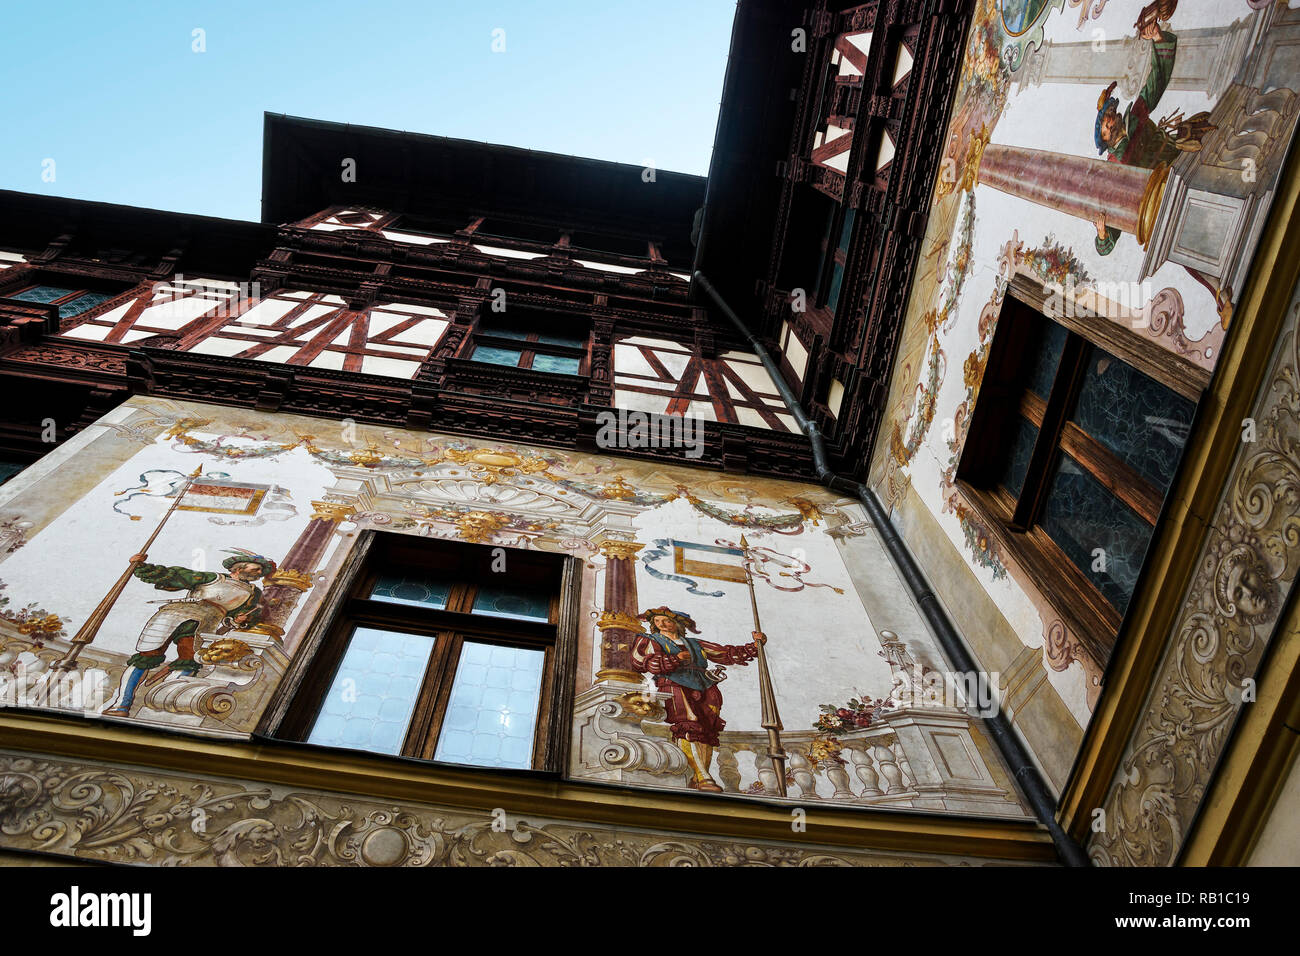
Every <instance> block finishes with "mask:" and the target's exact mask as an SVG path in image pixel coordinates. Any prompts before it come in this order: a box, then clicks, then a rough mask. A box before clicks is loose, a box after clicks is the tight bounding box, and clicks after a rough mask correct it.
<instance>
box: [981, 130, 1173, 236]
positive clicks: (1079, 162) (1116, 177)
mask: <svg viewBox="0 0 1300 956" xmlns="http://www.w3.org/2000/svg"><path fill="white" fill-rule="evenodd" d="M1168 173H1169V167H1167V166H1159V167H1157V168H1156V169H1143V168H1142V167H1140V166H1124V165H1122V164H1120V163H1111V162H1107V161H1106V160H1101V159H1088V158H1086V157H1083V156H1071V155H1069V154H1067V153H1054V152H1051V151H1050V150H1045V149H1027V148H1025V147H1023V146H999V145H996V144H992V143H990V144H989V145H988V146H985V147H984V152H983V155H982V156H981V157H980V162H979V173H978V175H977V178H976V181H977V182H978V183H981V184H983V185H985V186H990V187H992V188H993V189H997V190H999V191H1000V192H1004V193H1007V194H1009V195H1012V196H1019V197H1020V198H1021V199H1028V200H1029V201H1030V202H1032V203H1037V204H1038V205H1040V206H1046V207H1048V208H1049V209H1055V210H1057V211H1058V212H1063V213H1066V214H1067V215H1070V216H1077V217H1078V218H1080V219H1083V220H1085V221H1087V222H1095V221H1096V219H1097V217H1098V215H1099V214H1100V213H1103V212H1104V213H1105V214H1106V224H1107V225H1108V226H1114V227H1115V228H1116V229H1119V230H1120V231H1122V232H1126V233H1128V234H1129V235H1133V236H1136V237H1137V240H1138V242H1142V243H1145V242H1146V240H1147V236H1148V235H1149V234H1150V231H1151V223H1152V222H1153V221H1154V220H1155V214H1156V211H1157V210H1158V209H1159V207H1160V197H1161V194H1162V192H1163V186H1164V181H1165V177H1166V176H1167V175H1168Z"/></svg>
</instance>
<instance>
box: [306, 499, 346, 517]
mask: <svg viewBox="0 0 1300 956" xmlns="http://www.w3.org/2000/svg"><path fill="white" fill-rule="evenodd" d="M352 514H353V508H352V505H350V504H345V503H343V502H341V501H313V502H312V503H311V516H312V518H313V519H319V520H321V521H334V522H339V521H347V520H348V519H349V518H350V517H352Z"/></svg>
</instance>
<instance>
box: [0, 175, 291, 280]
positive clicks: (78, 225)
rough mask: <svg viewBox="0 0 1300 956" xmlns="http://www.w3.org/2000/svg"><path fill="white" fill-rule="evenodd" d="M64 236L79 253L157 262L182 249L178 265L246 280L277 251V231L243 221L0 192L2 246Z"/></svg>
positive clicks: (40, 243)
mask: <svg viewBox="0 0 1300 956" xmlns="http://www.w3.org/2000/svg"><path fill="white" fill-rule="evenodd" d="M63 235H72V236H73V237H74V238H73V248H74V249H77V250H82V251H85V250H93V249H123V250H132V251H135V252H141V253H145V254H147V255H150V256H154V257H157V258H161V257H163V256H166V255H167V254H169V253H170V252H171V251H172V250H174V249H183V250H184V251H183V254H182V258H181V260H180V262H181V265H182V266H183V267H185V268H188V269H191V270H193V269H196V268H200V267H201V268H202V269H203V270H204V271H205V272H207V273H209V274H212V275H217V276H246V275H248V273H249V272H250V271H251V269H252V268H253V264H254V263H255V262H256V261H257V260H258V259H261V258H263V257H265V256H267V255H269V254H270V252H271V250H272V249H273V248H274V247H275V236H276V230H275V227H273V226H270V225H266V224H264V223H258V222H247V221H244V220H241V219H221V218H218V217H214V216H198V215H193V214H191V213H182V212H170V211H167V210H162V209H144V208H141V207H139V206H124V205H118V204H116V203H106V202H94V201H91V200H86V199H70V198H66V197H62V196H46V195H42V194H39V193H24V192H15V191H12V190H0V241H2V242H3V243H4V244H5V245H6V246H13V247H14V248H19V249H26V250H29V251H36V252H38V251H40V250H43V249H45V248H46V247H47V246H48V245H49V244H50V243H51V242H53V241H54V240H55V239H57V238H59V237H60V236H63Z"/></svg>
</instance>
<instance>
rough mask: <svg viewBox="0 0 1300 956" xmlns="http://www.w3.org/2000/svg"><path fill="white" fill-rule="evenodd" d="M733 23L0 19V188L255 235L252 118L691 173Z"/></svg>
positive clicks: (158, 7) (93, 10) (615, 8)
mask: <svg viewBox="0 0 1300 956" xmlns="http://www.w3.org/2000/svg"><path fill="white" fill-rule="evenodd" d="M734 13H735V5H734V2H733V0H655V2H654V3H645V2H636V0H603V2H602V0H555V2H541V0H514V2H494V0H459V2H449V0H424V2H386V0H370V2H367V0H313V2H304V0H295V2H277V0H260V2H249V0H220V2H199V3H190V2H181V0H172V2H169V3H145V2H127V0H119V2H112V3H104V2H99V0H82V2H79V3H60V2H50V0H47V2H42V3H25V4H21V5H18V4H10V5H8V6H7V7H6V9H5V28H4V30H3V31H0V89H3V90H4V91H5V93H4V100H5V104H4V112H5V115H6V121H5V135H4V140H5V142H4V146H3V149H0V188H4V189H15V190H19V191H22V192H33V193H44V194H48V195H55V196H71V197H75V198H78V199H93V200H99V201H103V202H115V203H125V204H128V205H134V206H146V207H151V208H156V209H169V210H177V211H180V212H189V213H200V214H203V215H210V216H223V217H227V218H233V219H257V218H259V215H260V213H259V200H260V195H261V172H262V169H261V156H262V113H263V111H271V112H274V113H288V114H290V115H295V116H307V117H312V118H315V119H324V120H333V121H337V122H343V123H356V124H359V125H364V126H381V127H387V128H391V129H403V130H410V131H412V132H420V133H434V134H438V135H443V136H457V137H462V138H465V139H474V140H482V141H486V142H491V143H502V144H506V145H510V146H522V147H527V148H530V149H542V150H551V151H554V152H561V153H573V154H576V155H580V156H594V157H596V158H599V159H609V160H616V161H620V162H628V163H637V164H644V163H651V162H652V163H653V164H654V165H655V166H656V167H657V168H659V169H672V170H679V171H681V172H688V173H699V174H704V173H706V172H707V170H708V162H709V153H710V150H711V148H712V144H713V132H714V124H715V123H716V121H717V113H718V100H719V97H720V96H721V92H722V76H723V72H724V70H725V67H726V58H727V47H728V44H729V41H730V35H731V20H732V17H733V15H734ZM195 29H201V30H203V31H204V33H203V40H204V42H205V45H206V51H205V52H202V53H198V52H195V51H194V50H193V46H194V44H195V37H194V33H193V31H194V30H195ZM497 29H500V30H503V31H504V41H505V50H504V52H493V49H492V46H493V40H494V33H493V31H495V30H497ZM497 36H500V35H499V34H498V35H497ZM622 111H626V115H625V116H618V115H616V114H618V113H619V112H622ZM49 159H52V160H54V165H53V175H54V181H53V182H46V181H43V179H42V174H43V170H46V169H48V165H47V164H46V163H45V161H46V160H49Z"/></svg>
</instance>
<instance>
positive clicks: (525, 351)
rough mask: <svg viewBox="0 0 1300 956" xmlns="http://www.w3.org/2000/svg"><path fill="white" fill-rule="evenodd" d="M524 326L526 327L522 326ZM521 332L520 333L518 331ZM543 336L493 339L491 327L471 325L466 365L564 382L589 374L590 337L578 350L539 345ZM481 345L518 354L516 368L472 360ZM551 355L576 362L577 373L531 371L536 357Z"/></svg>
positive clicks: (575, 348)
mask: <svg viewBox="0 0 1300 956" xmlns="http://www.w3.org/2000/svg"><path fill="white" fill-rule="evenodd" d="M523 324H524V325H527V324H528V323H527V322H525V323H523ZM521 331H522V330H521ZM544 334H545V333H543V332H537V331H529V332H528V333H527V337H526V338H522V339H520V338H512V337H510V336H508V335H494V334H493V331H492V329H491V327H488V328H484V327H483V320H482V319H481V318H480V319H479V320H478V321H477V322H476V323H475V324H474V330H473V333H472V334H471V335H470V343H471V347H470V349H469V353H468V356H467V359H468V361H471V362H479V364H481V365H495V366H496V367H497V368H517V369H521V370H524V371H529V372H536V373H537V374H539V375H558V376H561V377H564V378H580V377H582V376H585V375H587V374H589V372H590V365H591V361H590V353H591V333H590V331H588V333H587V344H586V345H581V346H571V345H554V344H552V343H550V342H538V341H537V337H538V336H539V335H544ZM480 345H485V346H487V347H489V348H496V349H508V350H509V351H512V352H518V353H519V364H517V365H500V364H498V363H497V362H484V361H481V360H479V359H476V358H474V355H475V354H476V353H477V352H478V348H479V346H480ZM539 354H540V355H550V356H554V357H556V358H576V359H577V360H578V368H577V371H574V372H548V371H545V370H544V369H534V368H533V361H534V360H535V359H536V358H537V356H538V355H539Z"/></svg>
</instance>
